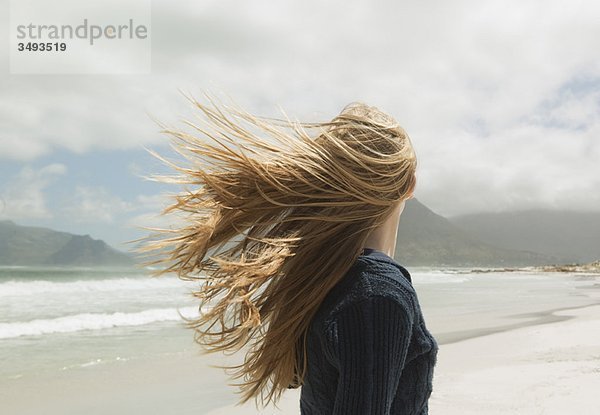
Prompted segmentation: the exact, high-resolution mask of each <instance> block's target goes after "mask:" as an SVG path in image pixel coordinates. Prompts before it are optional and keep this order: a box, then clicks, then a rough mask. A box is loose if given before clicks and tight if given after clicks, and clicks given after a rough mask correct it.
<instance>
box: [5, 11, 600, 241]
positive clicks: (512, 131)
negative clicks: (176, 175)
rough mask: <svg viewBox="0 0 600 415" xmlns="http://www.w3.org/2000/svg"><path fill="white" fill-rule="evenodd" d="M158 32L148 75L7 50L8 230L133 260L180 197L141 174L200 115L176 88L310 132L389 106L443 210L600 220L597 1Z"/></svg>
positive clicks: (278, 19) (422, 195)
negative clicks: (556, 212)
mask: <svg viewBox="0 0 600 415" xmlns="http://www.w3.org/2000/svg"><path fill="white" fill-rule="evenodd" d="M7 10H8V2H7V1H6V0H3V1H2V2H0V26H3V27H5V26H6V25H8V24H9V20H8V17H7V16H8V13H7ZM3 30H4V29H3ZM3 33H6V30H4V32H3ZM151 37H152V70H151V73H150V74H147V75H11V74H10V73H9V62H8V53H7V49H8V42H7V39H4V38H2V39H1V40H0V41H1V44H0V45H1V47H0V50H1V51H2V55H0V64H1V71H0V219H12V220H14V221H15V222H16V223H18V224H22V225H36V226H48V227H51V228H54V229H57V230H62V231H68V232H73V233H77V234H90V235H91V236H92V237H94V238H101V239H104V240H106V241H107V242H109V243H110V244H111V245H113V246H115V247H116V248H119V249H126V246H125V245H123V244H122V242H123V241H125V240H127V239H131V238H134V237H139V236H141V235H143V233H142V232H139V231H137V230H136V229H135V228H134V227H133V226H134V225H144V224H149V223H152V221H153V220H154V219H153V217H154V216H155V215H156V214H157V212H158V210H159V209H160V207H161V206H162V205H163V204H164V203H163V200H164V199H163V195H164V193H165V192H169V191H177V189H174V188H171V187H167V186H165V185H159V184H157V183H154V182H150V181H145V180H143V179H142V178H140V175H144V174H151V173H154V172H165V169H164V167H163V166H162V165H161V164H160V162H159V161H157V160H156V159H154V158H153V157H152V156H150V155H149V154H148V153H147V152H146V151H145V150H144V149H143V146H146V147H147V148H151V149H154V150H156V151H158V152H159V153H161V154H164V155H167V156H173V157H174V156H175V155H174V154H173V152H172V151H171V150H170V147H169V146H168V138H167V137H166V136H164V135H161V134H159V133H158V127H157V126H156V124H154V123H153V122H152V121H151V119H150V117H149V115H148V114H151V115H152V116H155V117H157V118H159V119H160V120H161V121H164V122H167V123H169V124H173V125H177V123H178V122H179V120H180V119H182V118H189V116H190V115H192V114H193V111H192V109H191V108H190V105H189V103H188V102H187V101H186V100H185V99H184V98H183V97H182V95H181V94H180V93H179V92H178V90H179V89H180V90H183V91H186V92H189V93H191V94H193V95H195V96H198V97H199V96H201V92H202V90H209V91H214V92H219V91H222V92H223V93H226V94H228V95H230V96H232V97H233V98H234V99H235V101H236V102H237V103H239V104H240V105H242V106H243V107H245V108H246V109H248V110H249V111H251V112H255V113H257V114H259V115H266V116H276V115H279V112H278V111H279V107H281V108H283V109H284V110H285V111H286V113H288V114H289V115H291V116H293V117H295V118H298V119H301V120H306V121H324V120H329V119H331V118H332V117H333V116H335V115H336V114H337V113H338V112H339V110H340V109H341V108H342V107H343V106H344V105H345V104H347V103H348V102H351V101H355V100H362V101H365V102H367V103H369V104H371V105H375V106H377V107H379V108H381V109H383V110H385V111H387V112H389V113H390V114H392V115H393V116H394V117H395V118H396V119H397V120H398V121H399V122H400V123H401V125H402V126H403V127H404V128H405V129H406V130H407V132H408V133H409V135H410V136H411V139H412V141H413V144H414V146H415V148H416V151H417V155H418V157H419V170H418V178H419V180H418V187H417V189H416V192H415V196H416V197H417V198H418V199H419V200H420V201H422V202H423V203H424V204H426V205H427V206H428V207H429V208H431V209H432V210H433V211H434V212H436V213H439V214H441V215H444V216H454V215H459V214H465V213H472V212H482V211H514V210H522V209H532V208H547V209H568V210H580V211H590V210H591V211H600V144H599V138H600V54H599V53H598V41H597V40H598V39H600V2H594V1H571V2H564V1H555V0H547V1H543V2H542V1H528V0H518V1H508V0H503V1H456V0H453V1H423V0H421V1H402V2H399V1H387V0H386V1H381V0H369V1H353V0H345V1H329V2H323V1H320V2H318V1H315V0H303V1H302V2H300V1H297V2H293V3H292V2H285V1H280V2H274V1H252V2H248V1H241V0H240V1H223V0H220V1H216V0H215V1H207V0H203V1H199V2H190V1H172V0H170V1H166V0H163V1H153V2H152V27H151Z"/></svg>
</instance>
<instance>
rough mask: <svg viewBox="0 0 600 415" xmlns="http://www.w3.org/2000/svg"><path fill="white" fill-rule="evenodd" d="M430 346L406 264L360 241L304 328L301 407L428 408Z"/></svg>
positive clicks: (309, 411)
mask: <svg viewBox="0 0 600 415" xmlns="http://www.w3.org/2000/svg"><path fill="white" fill-rule="evenodd" d="M437 351H438V344H437V342H436V340H435V338H434V337H433V336H432V335H431V333H430V332H429V331H428V330H427V327H426V326H425V320H424V319H423V315H422V313H421V307H420V305H419V301H418V298H417V293H416V292H415V290H414V288H413V286H412V280H411V276H410V274H409V273H408V271H407V270H406V269H405V268H404V267H403V266H401V265H400V264H398V263H397V262H396V261H395V260H394V259H393V258H391V257H390V256H388V255H387V254H385V253H384V252H381V251H378V250H373V249H370V248H367V249H365V250H364V251H363V253H362V254H361V255H360V256H359V257H358V259H357V260H356V262H355V263H354V264H353V266H352V268H351V269H350V271H349V272H348V273H347V274H346V275H345V276H344V278H343V279H342V280H341V281H340V283H338V284H337V285H336V286H335V287H334V288H333V290H331V292H329V293H328V295H327V297H326V298H325V300H324V301H323V303H322V304H321V306H320V307H319V310H318V311H317V314H316V315H315V317H314V318H313V320H312V322H311V325H310V328H309V330H308V332H307V363H308V369H307V375H306V377H305V378H304V383H303V385H302V390H301V397H300V410H301V414H302V415H331V414H334V415H353V414H357V415H358V414H360V415H384V414H401V415H425V414H428V405H427V402H428V400H429V397H430V395H431V391H432V381H433V371H434V366H435V364H436V358H437Z"/></svg>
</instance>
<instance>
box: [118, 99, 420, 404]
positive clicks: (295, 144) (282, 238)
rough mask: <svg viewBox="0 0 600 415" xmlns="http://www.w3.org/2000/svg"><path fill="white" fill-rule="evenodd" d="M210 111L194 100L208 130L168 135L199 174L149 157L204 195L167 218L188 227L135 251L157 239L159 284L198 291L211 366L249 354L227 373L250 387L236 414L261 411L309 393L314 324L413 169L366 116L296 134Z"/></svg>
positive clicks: (353, 108) (283, 124) (182, 197)
mask: <svg viewBox="0 0 600 415" xmlns="http://www.w3.org/2000/svg"><path fill="white" fill-rule="evenodd" d="M208 100H209V102H210V104H208V105H204V104H201V103H199V102H198V101H196V100H195V99H192V98H190V101H191V102H192V104H193V105H194V106H195V108H197V109H199V110H200V111H199V115H200V117H199V118H200V119H201V120H202V124H200V125H198V124H194V123H192V122H189V121H185V124H187V125H188V126H189V127H191V128H192V130H193V131H192V133H188V132H184V131H181V130H180V129H173V128H166V127H164V126H163V127H164V128H163V131H162V132H163V133H166V134H168V135H169V136H170V137H171V140H172V145H173V144H176V145H175V146H173V147H174V148H175V149H176V151H177V152H178V153H180V154H181V155H183V156H185V158H186V159H187V160H189V161H190V162H191V165H190V166H187V167H182V166H178V165H177V164H175V163H172V162H170V161H167V160H165V159H164V158H163V157H161V156H159V155H158V154H156V153H155V152H153V151H151V150H148V151H150V152H151V153H152V154H153V155H154V156H156V157H158V158H159V159H160V160H162V161H164V162H166V163H167V164H168V165H169V166H171V167H172V168H174V169H175V170H177V171H178V172H180V173H181V174H179V175H177V176H158V175H153V176H152V177H151V178H150V180H155V181H161V182H168V183H180V184H191V185H194V186H197V187H195V188H194V189H193V190H190V189H187V190H186V191H185V192H183V193H180V194H177V195H175V201H174V202H173V203H172V204H171V205H169V206H168V207H166V208H165V209H164V210H163V211H162V212H161V215H164V214H166V213H173V212H185V213H186V214H187V217H186V219H185V220H184V221H183V222H182V225H181V226H180V227H179V228H177V229H161V228H150V227H143V228H144V229H148V230H152V231H156V232H154V233H153V234H151V235H150V236H148V237H145V238H140V239H137V240H134V241H140V240H144V239H148V241H147V245H146V246H144V247H142V248H137V249H136V250H137V251H138V252H149V251H158V253H157V254H155V257H154V258H157V257H158V259H154V260H152V261H149V262H145V263H144V265H157V264H159V265H164V267H162V268H161V267H160V266H159V267H156V268H154V270H153V271H152V273H153V276H159V275H161V274H164V273H176V274H177V275H178V277H179V278H181V279H183V280H188V281H190V280H199V281H201V284H200V288H199V290H198V291H194V292H193V295H194V296H195V297H196V298H197V299H199V300H200V301H199V302H200V304H199V310H200V316H199V318H197V319H186V324H187V326H188V328H193V329H194V331H195V336H194V339H195V341H196V342H197V343H199V344H200V345H203V346H205V351H206V352H207V353H211V352H217V351H223V352H227V351H229V352H231V353H233V352H235V351H239V350H240V349H242V348H244V347H246V346H247V347H248V350H247V353H246V354H245V360H244V363H243V364H241V365H236V366H229V367H227V366H219V367H221V368H225V369H237V370H236V371H235V373H234V375H233V377H234V378H241V377H243V378H244V381H243V382H242V383H240V384H230V385H231V386H240V392H238V393H242V397H241V400H240V401H239V402H238V405H239V404H242V403H244V402H246V401H248V400H249V399H251V398H253V397H254V398H255V399H256V402H258V398H259V397H260V398H261V401H262V404H263V405H264V406H266V405H267V404H268V403H269V402H270V401H271V400H272V401H273V402H274V403H277V401H278V400H279V399H280V397H281V394H282V393H283V392H284V391H285V390H286V389H289V388H296V387H298V386H300V385H301V384H302V383H303V379H304V376H305V373H306V368H307V362H306V359H305V356H306V341H305V340H306V336H305V335H306V332H307V329H308V327H309V324H310V322H311V319H312V317H313V316H314V314H315V313H316V311H317V310H318V308H319V305H320V304H321V302H322V301H323V299H324V297H325V296H326V295H327V293H328V292H329V291H330V290H331V289H332V288H333V287H334V286H335V285H336V284H337V283H338V282H339V281H340V280H341V278H342V277H343V276H344V274H346V272H347V271H348V270H349V268H350V267H351V266H352V264H353V263H354V261H355V260H356V259H357V257H358V256H359V255H360V254H361V252H362V249H363V247H364V245H365V242H366V240H367V237H368V236H369V234H370V232H371V231H372V230H373V229H374V228H375V227H377V226H379V225H380V224H381V223H382V222H383V221H385V219H386V218H387V217H388V215H389V214H390V213H391V212H392V211H393V209H394V206H396V203H398V202H400V201H401V200H405V199H407V198H409V195H410V194H412V192H413V190H414V187H415V181H416V177H415V172H416V167H417V162H416V156H415V152H414V150H413V147H412V144H411V142H410V139H409V137H408V135H407V134H406V132H405V131H404V130H403V129H402V128H401V127H400V125H398V123H397V122H396V121H395V120H394V119H393V118H392V117H390V116H389V115H387V114H385V113H384V112H382V111H380V110H378V109H377V108H375V107H371V106H368V105H366V104H364V103H360V102H354V103H351V104H349V105H347V106H346V107H345V108H344V109H343V110H342V111H341V113H340V114H339V115H337V116H336V117H335V118H333V120H331V121H327V122H319V123H301V122H296V121H291V120H290V119H289V118H288V117H287V116H285V117H284V118H285V119H277V118H266V117H258V116H255V115H251V114H249V113H247V112H245V111H243V110H241V109H239V107H237V106H235V107H231V106H227V105H223V104H221V103H220V102H219V103H216V102H215V100H214V99H212V98H210V97H208ZM199 136H200V137H199ZM201 137H203V138H205V139H202V138H201ZM206 139H208V140H212V141H213V142H214V143H215V144H210V143H209V142H208V140H206ZM236 147H237V149H236ZM162 236H164V238H161V237H162ZM157 237H158V238H157ZM134 241H130V242H134ZM209 250H213V251H212V255H210V254H209ZM265 396H266V398H265ZM265 400H266V402H265ZM257 407H258V405H257Z"/></svg>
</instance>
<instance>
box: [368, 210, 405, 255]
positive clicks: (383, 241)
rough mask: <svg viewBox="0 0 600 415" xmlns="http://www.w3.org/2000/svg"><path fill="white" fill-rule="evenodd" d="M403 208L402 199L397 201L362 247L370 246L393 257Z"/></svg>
mask: <svg viewBox="0 0 600 415" xmlns="http://www.w3.org/2000/svg"><path fill="white" fill-rule="evenodd" d="M403 210H404V201H402V202H401V203H398V205H397V206H396V208H395V209H394V210H393V212H392V213H391V214H390V216H388V218H387V219H386V220H385V222H383V223H382V224H381V225H379V226H378V227H377V228H375V229H374V230H373V231H372V232H371V234H370V235H369V237H368V238H367V240H366V242H365V245H364V248H372V249H376V250H378V251H381V252H384V253H385V254H387V255H388V256H390V257H392V258H393V257H394V253H395V251H396V238H397V237H398V225H399V224H400V215H401V214H402V211H403Z"/></svg>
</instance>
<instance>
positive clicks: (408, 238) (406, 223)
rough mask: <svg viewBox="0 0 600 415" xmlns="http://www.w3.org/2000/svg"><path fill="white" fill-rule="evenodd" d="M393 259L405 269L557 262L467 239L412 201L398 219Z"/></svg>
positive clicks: (551, 257) (556, 258)
mask: <svg viewBox="0 0 600 415" xmlns="http://www.w3.org/2000/svg"><path fill="white" fill-rule="evenodd" d="M394 258H395V259H396V260H398V261H399V262H400V263H403V264H406V265H413V266H414V265H416V266H419V265H423V266H427V265H431V266H436V265H442V266H492V267H496V266H498V267H499V266H528V265H546V264H554V263H558V262H560V259H561V258H560V257H559V256H556V255H549V254H544V253H538V252H535V251H533V250H530V249H526V248H520V249H506V248H504V247H498V246H494V245H493V244H490V243H488V242H486V241H482V240H480V239H478V238H477V237H475V236H473V235H469V234H468V233H467V232H465V231H464V230H463V229H461V228H460V227H459V226H457V225H455V224H453V223H451V222H450V221H449V220H448V219H446V218H444V217H442V216H440V215H438V214H436V213H434V212H432V211H431V210H430V209H429V208H427V207H426V206H425V205H423V204H422V203H421V202H419V201H418V200H417V199H415V198H413V199H410V200H408V201H407V202H406V205H405V207H404V211H403V212H402V215H401V216H400V226H399V229H398V239H397V242H396V252H395V256H394Z"/></svg>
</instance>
